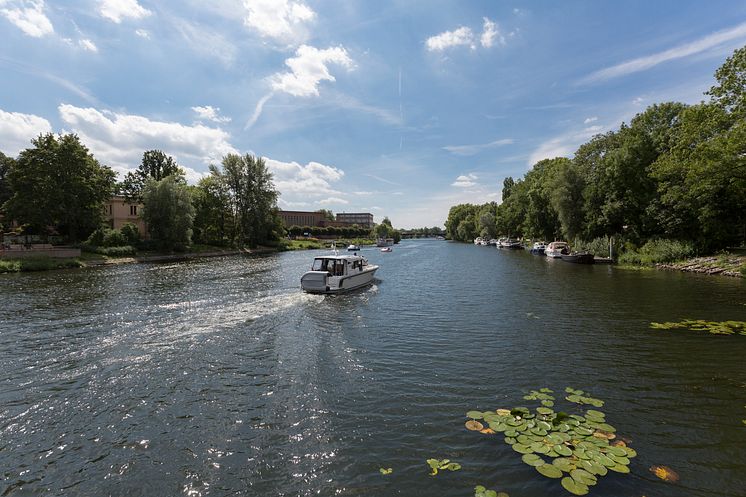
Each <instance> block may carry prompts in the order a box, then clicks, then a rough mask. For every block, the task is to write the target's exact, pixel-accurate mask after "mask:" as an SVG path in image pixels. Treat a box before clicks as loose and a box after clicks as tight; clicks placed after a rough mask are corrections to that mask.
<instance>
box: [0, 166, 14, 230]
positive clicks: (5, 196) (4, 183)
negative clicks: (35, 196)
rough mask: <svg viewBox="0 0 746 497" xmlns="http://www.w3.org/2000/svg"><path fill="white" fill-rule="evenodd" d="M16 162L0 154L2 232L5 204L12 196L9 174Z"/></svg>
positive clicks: (0, 224) (0, 226)
mask: <svg viewBox="0 0 746 497" xmlns="http://www.w3.org/2000/svg"><path fill="white" fill-rule="evenodd" d="M15 162H16V161H15V160H14V159H13V158H12V157H8V156H7V155H5V154H4V153H2V152H0V230H2V228H3V219H4V218H3V204H4V203H5V202H7V201H8V200H9V199H10V197H11V196H12V192H11V190H10V184H9V181H8V174H10V169H11V168H12V167H13V166H14V165H15ZM6 221H8V220H6Z"/></svg>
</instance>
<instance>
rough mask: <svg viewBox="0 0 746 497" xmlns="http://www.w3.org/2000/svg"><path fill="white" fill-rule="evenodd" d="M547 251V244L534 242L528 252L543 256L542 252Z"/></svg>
mask: <svg viewBox="0 0 746 497" xmlns="http://www.w3.org/2000/svg"><path fill="white" fill-rule="evenodd" d="M546 249H547V244H546V243H544V242H534V246H533V247H532V248H531V250H530V252H531V253H532V254H534V255H544V251H545V250H546Z"/></svg>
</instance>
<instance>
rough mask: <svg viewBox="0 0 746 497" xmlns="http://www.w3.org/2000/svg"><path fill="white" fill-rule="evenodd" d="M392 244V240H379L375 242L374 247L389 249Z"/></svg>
mask: <svg viewBox="0 0 746 497" xmlns="http://www.w3.org/2000/svg"><path fill="white" fill-rule="evenodd" d="M393 244H394V239H393V238H379V239H378V240H376V247H390V246H392V245H393Z"/></svg>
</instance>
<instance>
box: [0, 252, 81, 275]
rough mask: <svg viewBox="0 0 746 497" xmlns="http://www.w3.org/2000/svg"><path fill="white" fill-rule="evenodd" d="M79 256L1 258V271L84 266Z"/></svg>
mask: <svg viewBox="0 0 746 497" xmlns="http://www.w3.org/2000/svg"><path fill="white" fill-rule="evenodd" d="M84 265H85V264H84V263H83V262H82V261H81V260H80V259H78V258H72V259H57V258H54V257H44V256H39V257H26V258H23V259H0V273H23V272H31V271H48V270H51V269H68V268H77V267H83V266H84Z"/></svg>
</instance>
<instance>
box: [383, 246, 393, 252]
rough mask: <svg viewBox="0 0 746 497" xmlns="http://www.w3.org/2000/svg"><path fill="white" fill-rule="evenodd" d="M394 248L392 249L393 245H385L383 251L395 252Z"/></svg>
mask: <svg viewBox="0 0 746 497" xmlns="http://www.w3.org/2000/svg"><path fill="white" fill-rule="evenodd" d="M393 250H394V249H392V248H391V247H383V248H382V249H381V252H393Z"/></svg>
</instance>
